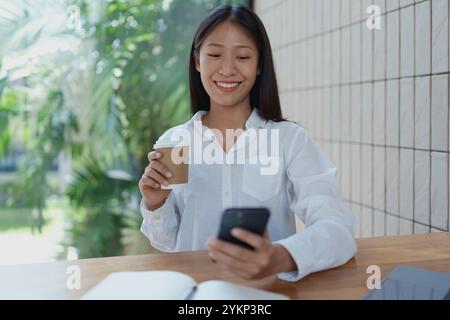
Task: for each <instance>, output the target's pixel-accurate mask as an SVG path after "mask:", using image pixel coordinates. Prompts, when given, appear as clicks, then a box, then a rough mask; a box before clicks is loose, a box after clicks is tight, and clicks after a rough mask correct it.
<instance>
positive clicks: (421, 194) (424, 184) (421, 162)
mask: <svg viewBox="0 0 450 320" xmlns="http://www.w3.org/2000/svg"><path fill="white" fill-rule="evenodd" d="M400 163H402V162H400ZM402 165H403V163H402ZM414 178H415V179H414V213H415V215H414V220H415V221H418V222H420V223H423V224H429V222H430V153H429V152H427V151H419V150H416V151H414ZM401 187H402V186H400V188H401Z"/></svg>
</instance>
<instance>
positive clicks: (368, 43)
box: [361, 22, 375, 81]
mask: <svg viewBox="0 0 450 320" xmlns="http://www.w3.org/2000/svg"><path fill="white" fill-rule="evenodd" d="M361 32H362V40H361V46H362V55H361V77H362V80H363V81H370V80H372V78H373V44H372V42H373V36H374V32H375V31H374V30H369V29H368V28H367V27H366V23H365V22H363V23H362V25H361Z"/></svg>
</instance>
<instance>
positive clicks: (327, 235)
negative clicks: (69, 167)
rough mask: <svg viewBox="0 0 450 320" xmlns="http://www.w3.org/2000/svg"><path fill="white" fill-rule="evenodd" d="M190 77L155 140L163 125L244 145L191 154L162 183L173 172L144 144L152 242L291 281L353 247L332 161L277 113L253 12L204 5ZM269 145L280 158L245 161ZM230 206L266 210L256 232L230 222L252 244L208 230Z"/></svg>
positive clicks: (248, 274) (246, 272) (144, 206)
mask: <svg viewBox="0 0 450 320" xmlns="http://www.w3.org/2000/svg"><path fill="white" fill-rule="evenodd" d="M189 76H190V92H191V110H192V117H191V120H189V121H187V122H186V123H184V124H182V125H179V126H176V127H173V128H171V129H169V130H167V131H166V132H165V133H164V134H163V135H162V136H161V137H160V138H159V140H158V141H161V142H163V141H166V139H168V140H172V139H170V137H171V136H172V134H174V133H175V132H177V131H179V130H183V129H186V131H187V132H188V133H189V136H198V135H201V138H200V139H202V141H201V142H202V143H200V144H195V145H192V144H191V145H190V146H191V147H193V149H196V146H197V145H199V146H200V148H197V149H199V150H200V151H202V150H201V148H204V149H203V151H205V150H207V149H208V147H209V146H210V145H211V144H212V145H214V143H211V144H206V143H204V142H205V141H207V140H209V138H208V137H209V136H211V135H216V137H215V138H217V139H212V140H213V141H214V140H215V141H216V145H217V148H214V154H218V155H220V156H225V157H226V158H234V157H236V156H239V151H238V150H240V149H245V150H246V151H245V152H244V154H245V156H244V157H245V159H244V163H243V164H236V165H234V164H230V163H228V162H227V163H225V164H220V165H218V164H216V163H210V162H208V161H205V162H202V163H200V164H198V163H192V162H191V163H190V165H189V178H188V183H187V184H186V185H185V186H183V187H181V188H176V189H173V190H163V189H161V188H160V187H159V186H160V185H161V184H164V183H165V179H166V178H170V177H171V176H172V174H173V172H171V171H170V170H169V169H168V168H167V167H166V166H165V165H164V164H163V161H162V162H161V161H159V159H160V158H161V155H160V154H159V153H158V152H155V151H152V152H150V153H149V165H148V166H147V168H146V169H145V172H144V173H143V175H142V178H141V181H140V183H139V187H140V190H141V193H142V196H143V199H142V201H141V212H142V216H143V219H144V221H143V223H142V226H141V231H142V232H143V233H144V234H145V235H146V236H147V237H148V239H149V240H150V242H151V244H152V245H153V246H154V247H156V248H158V249H159V250H161V251H168V252H171V251H188V250H204V249H208V253H209V256H210V258H211V259H212V260H213V261H215V262H217V263H219V264H221V265H224V266H225V267H226V268H227V270H228V271H230V272H232V273H234V274H236V275H237V276H239V277H241V278H244V279H260V278H264V277H267V276H270V275H274V274H278V276H279V278H280V279H283V280H287V281H297V280H299V279H301V278H303V277H304V276H306V275H307V274H309V273H311V272H315V271H319V270H323V269H327V268H331V267H335V266H338V265H340V264H343V263H345V262H346V261H348V260H349V259H350V258H351V257H352V256H353V255H354V254H355V252H356V245H355V242H354V240H353V223H354V217H353V214H352V212H351V210H350V209H349V208H348V207H347V206H346V205H345V202H344V200H343V199H342V196H341V194H340V190H339V186H338V183H337V180H336V167H335V166H334V165H333V164H332V163H331V162H330V161H329V160H328V159H327V157H326V156H325V154H324V153H323V152H322V150H320V148H319V147H318V146H317V145H316V144H315V143H314V142H313V141H312V139H311V137H310V136H309V134H308V133H307V132H306V130H305V129H304V128H302V127H301V126H299V125H298V124H296V123H292V122H290V121H286V120H284V119H283V116H282V113H281V107H280V101H279V96H278V88H277V81H276V77H275V72H274V66H273V59H272V53H271V47H270V43H269V39H268V37H267V34H266V31H265V29H264V26H263V24H262V23H261V20H260V19H259V18H258V16H257V15H256V14H255V13H254V12H252V11H251V10H249V9H248V8H246V7H243V6H235V5H226V6H220V7H218V8H216V9H215V10H213V11H211V12H210V13H209V14H208V15H207V17H206V18H205V19H204V20H203V22H202V23H201V24H200V26H199V28H198V29H197V32H196V33H195V36H194V40H193V43H192V46H191V52H190V66H189ZM196 124H197V125H196ZM196 128H202V129H204V130H196ZM229 130H232V131H233V132H236V133H237V134H236V135H234V134H233V138H234V137H236V136H237V140H236V141H234V145H233V144H228V145H227V144H226V142H225V144H224V142H223V141H221V140H223V139H220V138H218V137H217V136H221V137H226V136H227V131H229ZM266 130H267V131H268V132H270V133H274V132H276V133H278V132H279V135H278V134H277V135H276V136H275V137H276V138H275V139H274V140H275V141H274V143H272V141H270V142H268V141H267V140H266V141H261V139H256V138H254V139H252V137H251V135H250V134H251V132H255V134H254V135H253V136H254V137H256V136H258V137H261V133H263V132H265V131H266ZM183 131H184V130H183ZM201 131H203V132H205V135H203V134H202V133H201ZM211 132H212V133H211ZM256 132H257V134H256ZM207 133H208V134H207ZM225 140H227V139H225ZM172 141H173V140H172ZM269 144H270V147H269ZM261 145H263V147H262V148H261ZM257 146H259V148H257ZM269 149H270V154H267V155H268V157H270V158H275V159H279V162H277V163H279V165H277V166H276V169H275V170H273V171H271V172H270V173H269V174H267V175H265V174H264V173H263V172H262V170H261V169H263V164H262V163H261V161H260V162H259V163H255V161H253V160H254V158H255V156H256V155H258V156H259V155H260V154H259V152H260V151H262V150H267V151H269ZM252 150H253V151H254V150H257V151H256V152H253V153H252V152H251V151H252ZM194 153H195V150H194ZM261 153H262V152H261ZM194 162H195V161H194ZM233 207H247V208H248V207H265V208H267V209H269V210H270V212H271V219H270V221H269V223H268V225H267V229H266V230H265V233H264V234H263V235H261V234H256V233H253V232H250V231H248V230H245V229H242V228H241V229H234V230H232V231H231V232H232V234H233V236H234V237H235V238H238V239H239V240H241V241H243V242H246V243H248V244H249V245H250V246H251V247H253V248H254V249H255V250H248V249H247V248H243V247H240V246H237V245H235V244H232V243H229V242H227V241H223V240H221V239H218V238H215V237H216V236H217V230H218V228H219V225H220V220H221V214H222V212H224V211H225V210H226V209H227V208H233ZM292 213H294V214H295V215H297V216H298V217H299V218H300V219H301V220H302V221H303V222H304V223H305V225H306V228H305V231H304V232H301V233H297V232H296V229H295V220H294V215H293V214H292Z"/></svg>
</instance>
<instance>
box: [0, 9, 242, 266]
mask: <svg viewBox="0 0 450 320" xmlns="http://www.w3.org/2000/svg"><path fill="white" fill-rule="evenodd" d="M230 2H244V1H223V0H220V1H218V0H203V1H201V0H174V1H166V0H165V1H159V0H129V1H124V0H117V1H86V0H67V1H61V2H58V3H57V5H54V6H53V5H50V4H49V3H48V2H46V1H36V2H35V1H33V4H31V3H29V2H28V1H25V0H23V1H18V2H16V3H15V5H16V9H17V10H15V11H14V12H16V13H17V12H18V13H17V14H16V17H11V15H9V16H7V17H6V18H4V19H6V20H7V21H6V22H7V23H2V20H1V19H2V18H1V15H0V34H1V36H2V42H1V44H0V67H2V68H3V67H5V65H4V64H2V60H3V59H2V58H3V57H5V56H9V57H15V56H16V55H20V54H22V55H25V56H26V53H32V52H33V51H34V50H36V47H37V46H38V45H39V44H42V42H45V41H54V42H55V43H56V44H55V45H58V46H60V47H61V50H60V51H59V52H58V51H57V52H53V51H52V52H49V53H47V54H45V55H43V56H40V57H39V58H35V59H33V60H32V61H33V62H30V61H29V62H28V63H26V64H25V65H19V64H18V65H17V66H15V67H9V69H8V68H7V70H6V72H3V73H6V77H4V78H1V77H0V98H1V99H0V101H2V102H1V103H0V124H5V126H3V125H2V127H1V129H0V159H1V156H2V153H3V154H4V153H5V152H7V151H8V150H9V149H10V147H11V143H10V141H11V133H12V132H13V130H12V128H13V123H17V122H19V123H21V124H25V125H24V126H22V130H21V132H20V135H21V138H20V139H18V140H21V141H22V142H23V148H24V151H25V156H24V157H23V158H22V165H21V166H20V167H19V172H20V177H21V179H19V182H18V183H15V189H11V188H9V189H8V190H10V191H11V190H14V191H12V193H10V194H11V196H10V197H9V200H11V199H12V198H14V201H15V202H16V203H19V202H21V203H23V202H24V199H26V201H25V205H28V206H30V207H31V208H33V209H34V213H35V219H34V226H35V227H36V228H37V229H38V230H39V229H40V228H41V226H42V224H43V223H44V221H45V217H43V215H42V212H43V208H45V205H46V199H47V198H48V197H49V196H50V195H51V194H53V193H55V192H57V193H59V194H60V195H63V196H66V197H68V199H69V200H70V209H69V210H68V213H67V220H68V221H67V222H68V228H67V237H66V240H65V243H64V245H66V246H73V247H76V248H77V249H78V251H79V257H83V258H85V257H97V256H108V255H117V254H124V253H125V254H134V253H140V252H147V251H149V250H151V248H150V247H149V245H148V240H147V239H145V238H144V237H143V236H142V235H141V234H140V232H139V227H140V223H141V221H142V218H141V217H140V213H139V208H138V204H139V200H140V194H139V190H138V187H137V185H138V181H139V179H140V176H141V174H142V172H143V170H144V168H145V166H146V165H147V163H148V160H147V153H148V152H149V151H150V150H151V149H152V145H153V143H154V142H155V140H156V139H157V138H158V137H159V135H161V134H162V133H163V132H164V131H165V130H167V129H168V128H170V127H172V126H174V125H176V124H179V123H182V122H184V121H186V120H187V119H188V118H189V92H188V86H187V85H188V82H187V80H188V75H187V70H188V68H187V63H188V54H189V46H190V42H191V40H192V36H193V34H194V31H195V30H194V28H195V27H196V26H197V25H198V23H199V22H200V20H201V19H202V17H203V16H204V15H205V14H206V13H207V11H208V10H209V9H211V8H212V7H213V6H216V5H218V4H220V3H230ZM47 10H49V12H50V11H52V12H58V14H57V15H56V16H55V17H57V18H55V21H52V26H51V27H50V26H49V23H48V19H43V18H42V16H46V14H45V12H47ZM4 12H6V11H4ZM61 16H62V17H63V18H64V19H61ZM68 22H70V23H68ZM3 73H2V70H1V69H0V75H1V74H3ZM5 79H7V80H5ZM11 79H15V80H14V81H12V80H11ZM6 112H7V113H8V114H7V116H6ZM16 140H17V139H16ZM8 146H9V148H8ZM61 154H64V155H65V156H66V157H67V158H68V159H70V161H71V163H72V168H73V169H72V171H71V179H70V180H69V182H68V183H67V187H66V188H65V189H60V190H56V191H55V190H53V189H52V187H51V186H50V184H49V183H48V178H47V172H48V170H49V168H50V167H51V166H52V164H54V163H55V159H57V158H58V157H59V156H60V155H61Z"/></svg>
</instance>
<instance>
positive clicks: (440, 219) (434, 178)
mask: <svg viewBox="0 0 450 320" xmlns="http://www.w3.org/2000/svg"><path fill="white" fill-rule="evenodd" d="M447 169H448V154H447V153H443V152H431V190H430V192H431V225H432V226H433V227H435V228H440V229H444V230H445V229H447V226H448V170H447Z"/></svg>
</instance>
